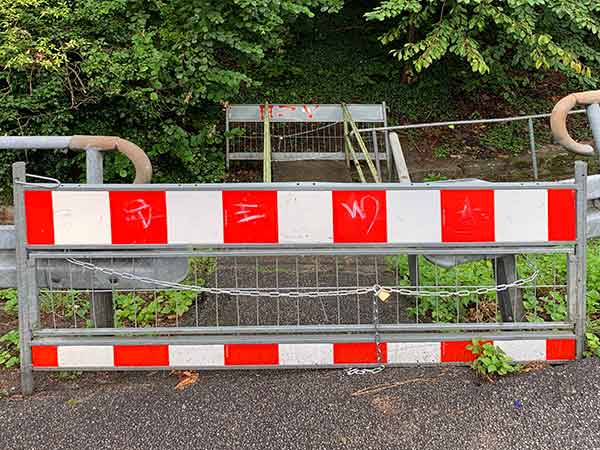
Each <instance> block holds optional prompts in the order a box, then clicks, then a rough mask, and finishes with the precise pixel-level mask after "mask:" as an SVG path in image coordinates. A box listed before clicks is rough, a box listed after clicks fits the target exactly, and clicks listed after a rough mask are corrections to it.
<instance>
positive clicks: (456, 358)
mask: <svg viewBox="0 0 600 450" xmlns="http://www.w3.org/2000/svg"><path fill="white" fill-rule="evenodd" d="M485 343H490V344H493V341H481V344H485ZM471 344H472V342H471V341H446V342H442V355H441V360H442V362H443V363H444V362H471V361H474V360H475V355H474V354H473V352H472V351H471V350H469V349H467V346H468V345H471Z"/></svg>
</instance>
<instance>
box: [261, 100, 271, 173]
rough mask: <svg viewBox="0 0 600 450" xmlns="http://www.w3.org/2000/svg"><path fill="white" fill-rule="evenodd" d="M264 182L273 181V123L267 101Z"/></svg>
mask: <svg viewBox="0 0 600 450" xmlns="http://www.w3.org/2000/svg"><path fill="white" fill-rule="evenodd" d="M263 141H264V142H263V146H264V149H263V182H265V183H270V182H271V124H270V121H269V104H268V103H265V110H264V113H263Z"/></svg>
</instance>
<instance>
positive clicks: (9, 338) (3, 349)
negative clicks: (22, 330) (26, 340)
mask: <svg viewBox="0 0 600 450" xmlns="http://www.w3.org/2000/svg"><path fill="white" fill-rule="evenodd" d="M18 364H19V332H18V331H17V330H10V331H9V332H8V333H5V334H4V335H2V336H0V367H4V368H6V369H10V368H11V367H16V366H17V365H18Z"/></svg>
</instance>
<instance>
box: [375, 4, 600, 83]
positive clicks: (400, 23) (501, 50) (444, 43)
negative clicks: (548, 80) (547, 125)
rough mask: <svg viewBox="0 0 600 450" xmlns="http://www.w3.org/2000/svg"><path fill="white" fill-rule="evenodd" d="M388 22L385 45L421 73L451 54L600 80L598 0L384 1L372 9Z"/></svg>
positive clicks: (477, 63)
mask: <svg viewBox="0 0 600 450" xmlns="http://www.w3.org/2000/svg"><path fill="white" fill-rule="evenodd" d="M366 17H367V19H368V20H377V21H385V22H386V24H388V28H387V31H386V32H385V33H384V34H383V35H381V37H380V41H381V42H382V43H383V44H386V45H387V44H392V45H395V46H396V48H395V49H394V50H392V53H393V54H394V55H395V56H396V57H397V58H398V59H399V60H403V61H407V62H409V63H410V65H411V66H412V68H413V69H414V71H416V72H421V71H422V70H425V69H427V68H429V67H431V66H433V65H435V64H436V63H439V62H441V61H446V62H447V61H448V60H452V59H454V60H460V61H464V62H466V63H467V64H468V65H469V67H470V69H471V71H472V72H475V73H477V74H479V75H486V74H491V75H492V76H494V77H501V78H502V79H503V80H505V81H507V82H508V80H509V78H510V77H509V76H507V73H508V72H509V71H513V70H514V69H524V70H527V71H530V70H538V69H546V70H548V69H550V70H557V71H560V72H563V73H565V74H569V75H573V76H575V77H578V78H579V79H581V80H582V81H587V82H588V84H593V83H594V82H595V81H597V77H594V76H592V70H591V67H590V66H594V65H596V66H597V64H598V62H600V51H599V46H598V43H599V41H598V38H599V37H600V3H598V2H595V1H578V2H573V1H555V0H536V1H523V0H509V1H505V0H471V1H451V2H447V1H446V0H429V1H426V2H422V1H420V0H384V1H382V2H381V5H380V6H378V7H377V8H375V9H374V10H372V11H370V12H368V13H367V14H366Z"/></svg>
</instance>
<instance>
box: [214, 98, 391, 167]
mask: <svg viewBox="0 0 600 450" xmlns="http://www.w3.org/2000/svg"><path fill="white" fill-rule="evenodd" d="M347 108H348V111H349V113H350V114H351V116H352V118H353V120H354V121H355V122H356V124H357V126H358V128H361V127H368V126H373V125H380V126H387V115H386V107H385V103H382V104H379V105H360V104H349V105H347ZM265 111H268V114H265ZM265 119H268V123H269V125H270V137H271V149H272V160H273V161H298V160H304V159H335V160H344V159H346V154H345V150H344V147H345V140H344V111H343V106H342V105H318V104H304V105H281V104H274V105H267V106H265V105H229V106H228V107H227V110H226V115H225V129H226V131H227V132H230V133H228V136H227V140H226V160H227V166H228V167H229V161H232V160H256V161H262V160H263V149H264V144H265V142H264V136H265V134H264V122H265ZM363 139H364V141H365V143H366V146H367V148H368V149H369V152H370V153H371V158H372V159H373V160H374V161H375V162H376V164H377V165H379V161H382V160H387V159H389V158H388V143H387V142H386V134H385V133H380V134H379V136H378V135H377V134H376V133H370V134H368V135H366V136H363ZM358 158H359V159H361V160H362V159H364V155H362V154H359V155H358Z"/></svg>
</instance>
